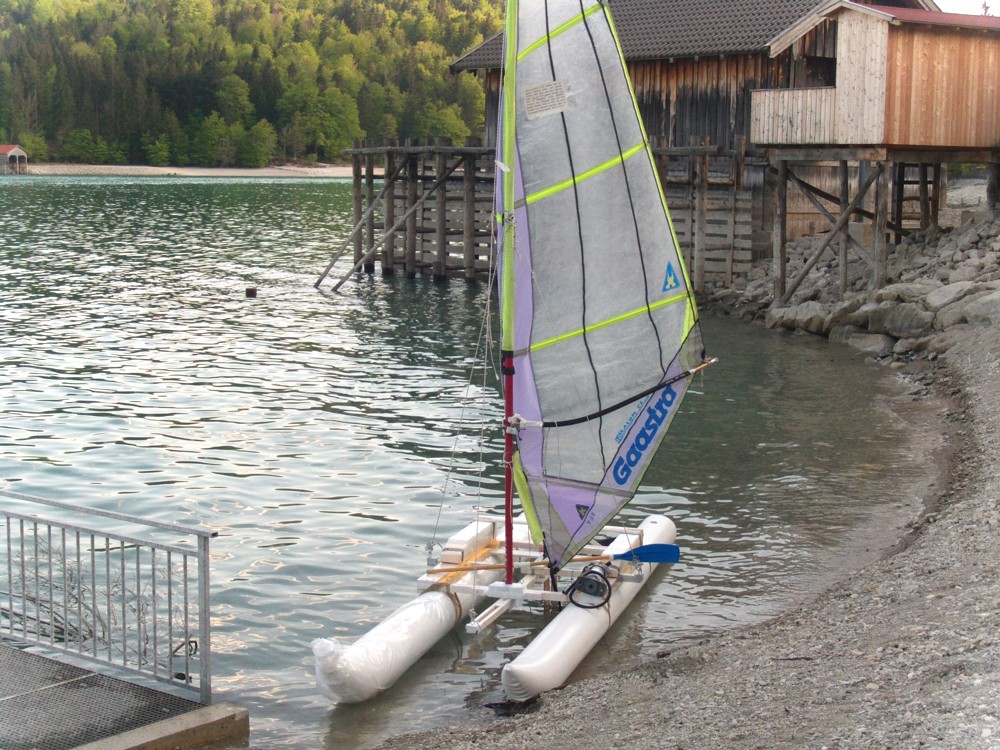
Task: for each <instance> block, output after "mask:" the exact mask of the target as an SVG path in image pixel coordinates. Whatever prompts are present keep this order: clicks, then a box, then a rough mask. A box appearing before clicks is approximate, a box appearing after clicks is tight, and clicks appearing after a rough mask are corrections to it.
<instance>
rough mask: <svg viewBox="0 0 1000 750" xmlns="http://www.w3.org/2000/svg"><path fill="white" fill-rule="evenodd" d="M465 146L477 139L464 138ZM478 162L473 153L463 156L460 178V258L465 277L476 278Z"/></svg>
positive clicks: (472, 143) (472, 144) (475, 142)
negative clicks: (462, 173) (462, 174)
mask: <svg viewBox="0 0 1000 750" xmlns="http://www.w3.org/2000/svg"><path fill="white" fill-rule="evenodd" d="M465 145H466V146H476V145H478V139H476V138H471V137H470V138H466V139H465ZM478 166H479V165H478V162H477V161H476V157H475V155H473V154H466V155H465V157H464V158H463V167H464V169H465V174H464V176H463V179H462V260H463V266H464V268H465V278H466V280H467V281H473V280H475V278H476V171H477V168H478Z"/></svg>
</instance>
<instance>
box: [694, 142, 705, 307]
mask: <svg viewBox="0 0 1000 750" xmlns="http://www.w3.org/2000/svg"><path fill="white" fill-rule="evenodd" d="M708 143H709V139H708V136H701V137H699V138H698V139H697V144H698V145H700V146H707V145H708ZM693 158H694V163H695V168H694V175H695V179H694V200H695V204H694V205H695V211H694V224H693V225H692V226H691V235H692V239H693V240H694V290H695V291H696V292H704V291H705V244H706V241H707V235H708V154H707V153H698V154H696V155H695V156H694V157H693Z"/></svg>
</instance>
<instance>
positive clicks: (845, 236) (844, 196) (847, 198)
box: [839, 159, 851, 298]
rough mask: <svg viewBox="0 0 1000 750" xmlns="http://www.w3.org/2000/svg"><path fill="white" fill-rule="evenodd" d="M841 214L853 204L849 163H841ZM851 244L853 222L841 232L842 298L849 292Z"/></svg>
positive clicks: (848, 223) (846, 224)
mask: <svg viewBox="0 0 1000 750" xmlns="http://www.w3.org/2000/svg"><path fill="white" fill-rule="evenodd" d="M839 172H840V213H841V215H843V214H844V213H846V212H847V207H848V206H849V205H850V203H851V183H850V179H849V177H848V172H847V162H846V161H845V160H843V159H841V161H840V167H839ZM850 244H851V222H850V221H848V222H847V223H845V224H844V227H843V229H841V230H840V268H839V270H840V279H839V281H840V296H841V298H843V296H844V294H845V293H846V292H847V248H848V247H849V246H850Z"/></svg>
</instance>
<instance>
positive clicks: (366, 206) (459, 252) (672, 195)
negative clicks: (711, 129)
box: [317, 139, 753, 290]
mask: <svg viewBox="0 0 1000 750" xmlns="http://www.w3.org/2000/svg"><path fill="white" fill-rule="evenodd" d="M355 146H356V147H355V148H354V149H352V150H351V151H349V152H348V154H349V156H350V158H351V163H352V172H353V174H354V193H353V196H352V197H353V201H354V219H355V228H354V231H353V232H352V234H351V235H350V236H349V237H346V238H345V241H344V248H343V250H342V251H341V252H344V253H345V254H346V252H345V251H347V250H348V249H350V248H351V247H352V246H353V248H354V258H355V260H354V264H353V265H355V266H358V264H359V262H360V264H361V265H360V266H359V268H364V269H365V270H367V271H373V270H374V265H375V262H376V261H378V262H379V263H381V265H382V273H383V274H384V275H389V274H392V273H393V272H394V271H395V270H397V269H398V270H405V272H406V273H407V274H408V275H410V276H415V275H417V274H420V273H427V274H432V275H433V276H434V277H435V278H444V277H446V276H450V275H461V276H463V277H464V278H466V279H477V278H482V277H483V275H484V274H486V273H490V272H492V269H493V268H494V266H495V263H494V261H495V257H494V253H495V248H494V244H493V242H492V241H491V240H492V227H493V189H494V182H495V174H494V167H493V164H494V150H493V149H490V148H484V147H482V146H481V145H479V142H478V141H477V140H475V139H468V140H467V141H466V143H465V144H463V145H462V146H458V147H453V146H451V145H450V144H445V143H442V142H440V141H439V142H437V143H433V144H428V143H419V142H416V141H412V140H411V141H407V142H406V143H405V144H403V145H399V144H398V143H387V144H384V145H379V146H376V145H373V144H371V143H370V142H368V143H363V144H361V143H357V144H355ZM735 153H736V152H724V151H722V149H720V148H719V147H717V146H711V145H708V144H707V141H706V140H704V139H699V140H698V142H697V144H695V145H692V146H689V147H684V148H678V149H666V148H654V149H653V158H654V161H655V163H656V165H657V168H658V169H659V170H660V174H661V179H662V180H663V182H664V192H665V193H666V195H667V201H668V205H669V206H670V208H671V215H672V220H673V225H674V229H675V232H676V235H677V239H678V242H679V248H678V249H679V251H680V252H681V254H682V255H683V256H684V258H685V260H686V261H687V264H688V268H689V270H690V271H691V281H692V286H695V287H696V288H697V289H699V290H705V289H707V287H708V285H709V284H711V283H718V282H722V283H726V284H731V283H732V282H733V280H734V279H736V278H739V277H741V276H745V275H746V274H747V272H748V271H749V269H750V264H751V262H752V260H753V258H752V235H753V227H752V224H751V219H750V211H751V205H750V199H749V193H748V192H747V191H745V190H742V189H741V186H740V181H741V177H742V175H741V172H742V168H741V165H739V164H735V163H733V162H732V161H729V162H726V161H725V160H726V159H732V158H733V156H734V154H735ZM742 157H743V154H742V152H739V158H740V160H742ZM376 163H378V164H380V165H384V168H385V172H384V175H385V176H384V180H385V182H384V187H383V189H382V190H381V192H379V193H378V194H377V195H376V194H374V193H375V191H374V187H373V184H374V182H376V181H377V180H378V179H379V178H380V177H381V175H378V174H377V173H376ZM679 169H680V170H683V171H682V172H680V173H679V172H678V170H679ZM456 172H458V173H456ZM679 174H680V176H681V177H680V179H678V176H679ZM451 175H454V176H453V177H452V176H451ZM379 212H380V214H381V221H379V220H378V217H379ZM397 234H398V236H396V235H397ZM339 255H340V253H337V254H336V255H335V256H334V259H333V260H332V261H331V262H330V266H328V267H327V270H326V271H324V273H323V274H322V276H321V277H320V279H319V280H318V281H317V285H319V284H321V283H322V282H323V280H324V279H325V278H326V276H327V274H328V273H329V272H330V270H331V269H332V266H333V264H334V263H335V262H336V259H337V257H339ZM354 272H355V270H353V269H352V270H351V271H350V272H348V275H350V274H352V273H354ZM338 276H343V272H342V271H341V272H338ZM345 278H346V277H345ZM345 278H341V281H340V282H339V283H338V284H337V285H336V286H335V287H334V289H339V287H340V286H341V285H342V284H343V283H344V281H345Z"/></svg>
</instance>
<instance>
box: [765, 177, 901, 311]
mask: <svg viewBox="0 0 1000 750" xmlns="http://www.w3.org/2000/svg"><path fill="white" fill-rule="evenodd" d="M782 164H784V162H782ZM786 170H787V166H786V167H785V169H780V170H779V172H781V171H786ZM884 174H885V163H884V162H878V163H877V164H876V166H875V169H873V170H872V171H871V173H870V174H869V175H868V179H866V180H865V182H864V185H862V187H861V189H860V190H858V194H857V195H855V196H854V200H852V201H851V203H850V205H848V207H847V210H846V211H844V213H842V214H841V215H840V218H839V219H837V223H836V225H834V227H833V230H832V231H831V232H830V233H829V234H828V235H827V236H826V239H824V240H823V242H822V244H820V246H819V248H818V249H817V250H816V252H815V253H813V254H812V256H811V257H810V258H809V260H807V261H806V264H805V266H803V267H802V270H801V271H799V273H798V275H797V276H796V277H795V279H794V281H792V283H791V285H790V286H789V287H788V289H787V290H786V291H785V293H784V294H783V295H782V296H781V297H780V299H781V302H782V304H785V303H787V302H788V300H790V299H791V298H792V295H793V294H795V290H796V289H798V288H799V285H800V284H801V283H802V281H803V280H804V279H805V277H806V276H808V275H809V272H810V271H811V270H812V268H813V266H815V265H816V262H817V261H818V260H819V259H820V258H821V257H822V255H823V253H824V252H825V251H826V249H827V248H828V247H829V246H830V243H831V242H833V238H834V237H836V236H837V234H838V233H839V232H840V230H841V229H843V228H844V226H845V225H846V224H847V222H848V221H850V218H851V214H853V213H854V209H855V208H856V207H857V206H858V205H860V204H861V201H863V200H864V199H865V195H867V194H868V190H869V189H870V188H871V186H872V183H874V182H875V180H876V179H878V178H880V177H881V176H882V175H884ZM887 189H888V182H887V181H886V184H885V185H884V187H883V190H882V192H883V194H885V192H886V190H887ZM885 200H886V201H887V202H888V196H885ZM876 203H877V201H876ZM885 208H886V210H887V209H888V206H887V205H886V207H885ZM876 213H877V212H876ZM883 218H884V217H883ZM882 232H883V240H882V241H883V242H885V234H884V232H885V224H884V223H883V224H882ZM782 249H784V248H782Z"/></svg>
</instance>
